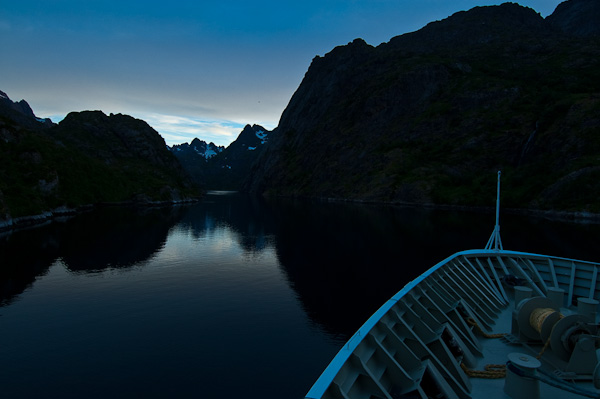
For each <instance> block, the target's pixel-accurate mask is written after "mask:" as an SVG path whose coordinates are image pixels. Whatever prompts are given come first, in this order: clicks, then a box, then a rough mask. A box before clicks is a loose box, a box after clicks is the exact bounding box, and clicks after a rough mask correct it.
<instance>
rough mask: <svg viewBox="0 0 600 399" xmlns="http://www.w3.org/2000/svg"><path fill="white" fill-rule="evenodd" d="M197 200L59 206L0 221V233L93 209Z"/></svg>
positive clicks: (193, 200) (178, 203)
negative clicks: (34, 213)
mask: <svg viewBox="0 0 600 399" xmlns="http://www.w3.org/2000/svg"><path fill="white" fill-rule="evenodd" d="M199 200H200V199H199V198H192V199H183V200H170V201H143V202H141V201H122V202H100V203H97V204H87V205H81V206H78V207H77V208H69V207H66V206H61V207H58V208H55V209H53V210H51V211H45V212H42V213H39V214H37V215H28V216H19V217H16V218H8V219H6V220H0V233H8V232H13V231H18V230H24V229H28V228H33V227H41V226H44V225H46V224H48V223H51V222H52V221H53V220H55V219H58V218H63V217H68V216H76V215H78V214H80V213H83V212H87V211H91V210H93V209H97V208H102V207H114V206H132V207H140V208H154V207H163V206H176V205H184V204H192V203H195V202H198V201H199Z"/></svg>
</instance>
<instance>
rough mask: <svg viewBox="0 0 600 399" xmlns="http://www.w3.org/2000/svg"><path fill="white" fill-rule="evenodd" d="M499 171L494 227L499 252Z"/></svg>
mask: <svg viewBox="0 0 600 399" xmlns="http://www.w3.org/2000/svg"><path fill="white" fill-rule="evenodd" d="M501 173H502V172H501V171H498V188H497V189H496V226H495V227H494V232H495V234H496V237H495V240H494V241H495V248H494V249H495V250H496V251H497V250H498V243H499V242H500V174H501ZM500 249H502V243H500Z"/></svg>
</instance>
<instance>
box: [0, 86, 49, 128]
mask: <svg viewBox="0 0 600 399" xmlns="http://www.w3.org/2000/svg"><path fill="white" fill-rule="evenodd" d="M0 117H2V118H7V119H9V120H11V121H13V122H15V123H18V124H20V125H22V126H27V127H31V128H34V129H37V128H43V127H51V126H53V125H54V123H53V122H52V121H51V120H50V119H48V118H43V119H42V118H38V117H37V116H35V114H34V113H33V110H32V109H31V107H30V106H29V104H28V103H27V101H25V100H21V101H19V102H14V101H12V100H11V99H10V98H9V97H8V95H7V94H6V93H5V92H3V91H1V90H0Z"/></svg>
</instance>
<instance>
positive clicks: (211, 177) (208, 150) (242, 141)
mask: <svg viewBox="0 0 600 399" xmlns="http://www.w3.org/2000/svg"><path fill="white" fill-rule="evenodd" d="M269 133H270V131H268V130H267V129H265V128H264V127H262V126H260V125H253V126H250V125H246V126H245V127H244V129H243V130H242V131H241V132H240V134H239V136H238V137H237V139H236V140H235V141H234V142H232V143H231V144H230V145H229V146H228V147H227V148H224V147H217V146H215V145H214V144H213V143H210V144H206V142H204V141H201V140H199V139H197V138H196V139H194V140H193V141H192V142H191V143H190V144H187V143H184V144H180V145H174V146H173V147H170V150H171V151H172V152H173V154H175V156H176V157H177V158H178V159H179V161H180V162H181V164H182V165H183V167H184V169H185V170H186V171H187V172H188V174H189V175H190V176H191V177H192V178H193V179H194V181H196V183H197V184H198V185H199V186H201V187H203V188H204V189H210V190H239V188H240V186H241V183H242V181H243V180H244V179H245V178H246V176H247V175H248V172H249V171H250V168H251V166H252V164H253V163H254V161H255V160H256V158H257V157H258V156H259V155H260V154H261V153H262V150H263V148H264V146H265V144H266V143H267V142H268V140H269Z"/></svg>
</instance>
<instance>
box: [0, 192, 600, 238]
mask: <svg viewBox="0 0 600 399" xmlns="http://www.w3.org/2000/svg"><path fill="white" fill-rule="evenodd" d="M283 197H285V196H283ZM298 198H300V197H298ZM301 198H305V199H313V200H318V201H326V202H340V203H342V202H345V203H356V204H365V205H387V206H400V207H409V208H425V209H434V210H456V211H466V212H484V213H493V212H495V207H491V206H466V205H447V204H431V203H428V204H417V203H408V202H386V201H375V200H360V199H351V198H334V197H301ZM199 200H200V198H192V199H184V200H170V201H121V202H101V203H97V204H88V205H82V206H79V207H77V208H68V207H66V206H61V207H58V208H56V209H53V210H51V211H46V212H42V213H40V214H37V215H28V216H20V217H17V218H9V219H6V220H0V233H7V232H12V231H18V230H23V229H28V228H33V227H41V226H43V225H46V224H47V223H51V222H52V221H53V220H54V219H58V218H62V217H68V216H75V215H78V214H80V213H83V212H86V211H91V210H93V209H96V208H101V207H114V206H133V207H143V208H146V207H148V208H151V207H163V206H176V205H185V204H192V203H195V202H198V201H199ZM501 212H502V213H507V214H513V215H523V216H533V217H539V218H543V219H548V220H554V221H560V222H569V223H578V224H588V223H594V224H596V223H600V214H598V213H592V212H585V211H577V212H573V211H557V210H542V209H527V208H503V209H501Z"/></svg>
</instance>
